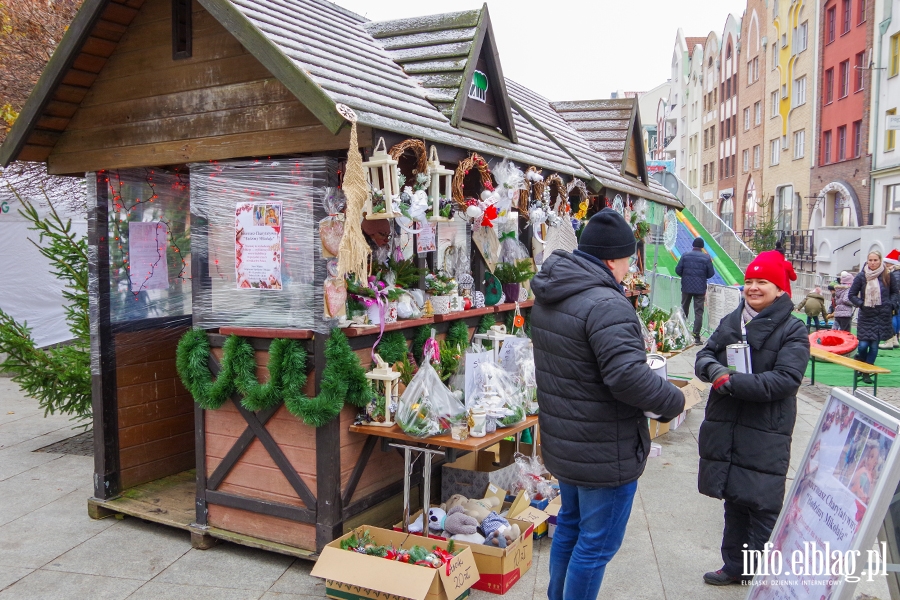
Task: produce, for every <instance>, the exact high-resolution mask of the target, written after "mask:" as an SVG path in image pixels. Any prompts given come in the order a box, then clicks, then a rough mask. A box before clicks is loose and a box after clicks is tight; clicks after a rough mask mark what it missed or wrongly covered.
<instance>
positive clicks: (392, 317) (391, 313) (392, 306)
mask: <svg viewBox="0 0 900 600" xmlns="http://www.w3.org/2000/svg"><path fill="white" fill-rule="evenodd" d="M384 322H385V323H396V322H397V302H388V305H387V306H386V307H385V309H384Z"/></svg>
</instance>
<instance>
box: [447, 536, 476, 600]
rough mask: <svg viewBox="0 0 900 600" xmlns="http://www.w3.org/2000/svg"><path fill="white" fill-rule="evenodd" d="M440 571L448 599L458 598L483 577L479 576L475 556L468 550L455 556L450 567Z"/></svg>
mask: <svg viewBox="0 0 900 600" xmlns="http://www.w3.org/2000/svg"><path fill="white" fill-rule="evenodd" d="M438 571H440V574H441V581H442V582H444V591H445V592H446V594H447V598H458V597H459V596H461V595H462V594H463V592H465V591H466V590H467V589H469V588H470V587H472V586H473V585H474V584H475V583H477V582H478V580H479V578H480V577H481V576H480V575H479V574H478V567H477V566H475V556H473V555H472V551H471V550H469V549H468V548H466V549H465V550H463V551H462V552H460V553H459V554H457V555H456V556H454V557H453V560H452V561H451V562H450V564H449V565H447V566H446V567H445V568H442V569H438Z"/></svg>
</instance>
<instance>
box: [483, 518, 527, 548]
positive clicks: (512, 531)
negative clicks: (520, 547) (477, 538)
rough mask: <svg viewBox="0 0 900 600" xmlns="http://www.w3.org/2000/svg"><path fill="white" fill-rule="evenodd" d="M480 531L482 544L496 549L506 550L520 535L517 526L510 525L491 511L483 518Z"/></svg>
mask: <svg viewBox="0 0 900 600" xmlns="http://www.w3.org/2000/svg"><path fill="white" fill-rule="evenodd" d="M481 529H482V531H483V532H484V544H485V545H486V546H497V547H498V548H506V547H507V546H509V545H510V544H512V543H513V542H514V541H516V540H517V539H519V535H521V533H522V532H521V530H520V529H519V526H518V525H510V523H509V521H507V520H506V519H504V518H503V517H501V516H500V515H498V514H497V513H496V512H493V511H492V512H491V513H490V514H489V515H488V516H487V517H485V519H484V521H483V522H482V523H481Z"/></svg>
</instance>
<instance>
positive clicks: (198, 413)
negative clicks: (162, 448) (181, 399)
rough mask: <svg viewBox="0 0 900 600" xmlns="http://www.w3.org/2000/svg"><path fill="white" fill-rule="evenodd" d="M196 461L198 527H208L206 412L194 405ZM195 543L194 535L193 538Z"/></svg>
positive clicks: (196, 517) (195, 505)
mask: <svg viewBox="0 0 900 600" xmlns="http://www.w3.org/2000/svg"><path fill="white" fill-rule="evenodd" d="M194 452H195V453H194V459H195V460H196V470H197V493H196V497H195V501H194V508H195V510H196V513H197V514H196V516H195V517H194V518H195V519H196V520H195V523H197V525H202V526H205V525H207V516H208V511H207V508H206V411H204V410H203V409H202V408H200V405H199V404H196V403H195V404H194ZM191 540H192V541H193V535H192V536H191Z"/></svg>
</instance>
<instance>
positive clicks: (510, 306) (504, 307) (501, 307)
mask: <svg viewBox="0 0 900 600" xmlns="http://www.w3.org/2000/svg"><path fill="white" fill-rule="evenodd" d="M532 306H534V300H526V301H525V302H519V308H531V307H532ZM510 310H516V303H515V302H504V303H503V304H497V305H496V306H494V312H498V313H501V312H508V311H510Z"/></svg>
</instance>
